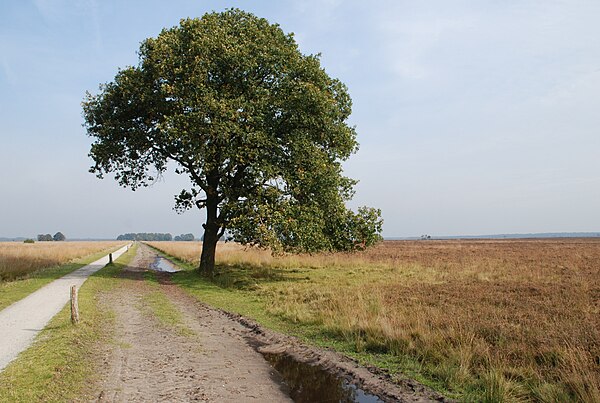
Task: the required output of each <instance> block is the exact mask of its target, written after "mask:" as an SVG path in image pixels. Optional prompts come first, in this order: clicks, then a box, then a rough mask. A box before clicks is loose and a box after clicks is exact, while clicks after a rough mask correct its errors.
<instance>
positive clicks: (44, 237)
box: [37, 232, 67, 242]
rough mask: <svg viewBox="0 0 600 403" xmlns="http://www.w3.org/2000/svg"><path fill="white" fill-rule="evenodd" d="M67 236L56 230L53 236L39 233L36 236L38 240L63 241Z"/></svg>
mask: <svg viewBox="0 0 600 403" xmlns="http://www.w3.org/2000/svg"><path fill="white" fill-rule="evenodd" d="M65 239H67V237H65V236H64V234H63V233H62V232H57V233H56V234H54V236H52V235H50V234H39V235H38V236H37V240H38V241H57V242H58V241H64V240H65Z"/></svg>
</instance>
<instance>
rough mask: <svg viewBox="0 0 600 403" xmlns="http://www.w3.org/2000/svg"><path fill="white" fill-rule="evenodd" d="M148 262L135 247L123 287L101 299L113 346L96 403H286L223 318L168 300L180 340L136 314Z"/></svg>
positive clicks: (268, 371) (146, 253)
mask: <svg viewBox="0 0 600 403" xmlns="http://www.w3.org/2000/svg"><path fill="white" fill-rule="evenodd" d="M153 259H154V254H153V253H152V252H150V250H149V249H147V248H145V247H140V250H139V252H138V255H137V256H136V258H135V259H134V261H133V262H132V264H131V265H130V267H128V269H127V270H125V271H124V273H123V276H124V277H125V278H126V279H128V281H125V282H124V284H123V286H122V287H120V288H119V289H118V290H117V291H115V292H113V293H110V294H106V295H104V300H103V301H102V303H103V304H105V306H106V307H107V308H109V309H112V310H114V312H115V314H116V337H115V338H116V340H115V344H114V346H113V348H112V350H111V351H108V352H106V354H105V357H104V363H103V366H102V370H101V371H102V372H101V378H102V381H101V383H100V385H99V387H100V390H101V391H100V392H99V393H98V394H97V396H98V401H110V402H121V401H122V402H140V401H155V402H156V401H169V402H177V401H240V400H244V401H253V400H255V401H289V400H288V398H287V396H286V394H285V392H284V391H283V390H282V388H281V386H280V383H279V382H278V380H277V377H276V376H277V375H276V373H275V372H274V371H273V370H272V368H271V367H270V366H269V365H268V363H267V362H266V361H265V360H264V359H263V358H262V356H261V355H260V354H259V353H257V352H255V351H254V350H253V349H252V348H251V347H250V346H249V345H248V344H247V343H245V342H244V340H243V339H242V336H241V335H240V333H239V329H235V327H234V326H232V324H233V323H234V322H232V321H231V320H229V319H228V318H227V317H224V316H223V315H220V314H218V313H216V312H214V311H212V310H209V309H204V310H202V309H200V310H199V309H197V308H196V307H195V306H193V305H189V306H188V304H187V302H188V301H185V300H184V299H180V298H171V299H172V301H173V302H174V303H175V304H176V306H177V308H179V309H180V310H181V312H182V314H183V316H184V318H185V325H186V326H187V327H188V328H189V330H191V332H192V334H181V332H177V330H176V329H169V328H166V327H164V326H162V325H161V324H160V323H159V322H158V321H157V320H153V318H151V317H149V316H148V315H147V314H145V313H144V309H143V306H142V298H143V296H144V295H145V294H147V293H149V292H151V287H150V285H149V284H147V282H145V281H144V280H143V272H144V271H145V270H146V268H147V267H148V266H149V264H150V263H151V262H152V260H153ZM168 295H169V296H172V295H174V293H173V292H171V293H169V294H168Z"/></svg>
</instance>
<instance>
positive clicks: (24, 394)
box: [0, 247, 136, 402]
mask: <svg viewBox="0 0 600 403" xmlns="http://www.w3.org/2000/svg"><path fill="white" fill-rule="evenodd" d="M135 250H136V247H133V248H130V250H129V251H128V252H126V253H125V254H123V255H122V256H121V257H120V258H119V259H118V260H116V261H115V262H114V263H113V264H112V265H107V266H106V267H105V268H103V269H102V270H100V271H98V272H97V273H95V274H94V275H92V276H90V277H89V278H88V280H87V281H86V282H85V283H84V284H83V286H82V287H81V289H80V291H79V309H80V315H81V321H80V323H79V324H78V325H77V326H73V325H72V324H71V322H70V308H69V306H68V304H67V306H65V308H64V309H63V310H62V311H61V312H60V313H58V314H57V315H56V316H55V317H54V318H53V319H52V320H51V321H50V323H49V324H48V326H46V328H45V329H44V330H43V331H42V332H41V333H40V334H39V335H38V337H37V338H36V341H35V342H34V344H33V345H32V346H31V347H30V348H29V349H27V350H25V351H24V352H23V353H21V354H20V355H19V357H18V358H17V359H16V360H15V361H13V362H12V363H11V364H9V365H8V367H6V369H5V370H4V371H3V372H2V373H0V401H2V402H34V401H44V402H64V401H72V400H74V399H85V398H86V397H89V396H85V394H86V393H89V389H88V388H89V385H90V384H92V383H93V381H94V380H95V379H94V376H95V371H94V368H95V365H94V364H95V363H94V360H93V359H90V357H92V356H93V353H94V351H95V348H96V347H97V343H98V342H100V341H103V340H104V341H105V340H108V339H109V338H110V337H111V330H110V329H112V327H113V326H112V323H113V321H114V317H113V314H112V313H111V312H108V311H106V310H104V309H101V307H99V305H98V299H97V298H98V294H99V293H101V292H107V291H110V290H111V289H113V288H114V287H115V286H116V285H117V284H118V283H119V281H120V279H119V278H118V275H119V272H120V271H121V270H122V269H123V267H125V266H127V265H128V264H129V262H130V261H131V259H132V258H133V257H134V256H135Z"/></svg>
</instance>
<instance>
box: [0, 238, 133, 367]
mask: <svg viewBox="0 0 600 403" xmlns="http://www.w3.org/2000/svg"><path fill="white" fill-rule="evenodd" d="M126 250H127V246H124V247H122V248H121V249H119V250H118V251H116V252H113V254H112V255H113V259H117V258H118V257H119V256H121V255H122V254H123V253H124V252H125V251H126ZM106 264H108V255H106V256H104V257H103V258H101V259H98V260H96V261H95V262H93V263H91V264H89V265H87V266H84V267H82V268H80V269H78V270H75V271H74V272H72V273H70V274H67V275H66V276H63V277H61V278H59V279H57V280H54V281H53V282H51V283H50V284H47V285H45V286H44V287H42V288H40V289H39V290H37V291H35V292H33V293H31V294H29V295H28V296H27V297H25V298H23V299H22V300H20V301H17V302H15V303H14V304H12V305H10V306H8V307H6V308H5V309H3V310H2V311H0V371H1V370H3V369H4V368H5V367H6V365H8V363H9V362H11V361H12V360H13V359H15V358H16V357H17V355H19V353H20V352H21V351H23V350H25V349H26V348H27V347H29V345H31V343H32V342H33V339H34V338H35V336H37V334H38V333H39V332H40V331H41V330H42V329H43V328H44V327H45V326H46V325H47V324H48V322H49V321H50V319H52V318H53V317H54V315H56V314H57V313H58V312H60V310H61V309H62V308H63V307H64V306H65V304H66V303H67V302H68V301H69V298H70V297H69V289H70V288H71V286H72V285H76V286H77V287H80V286H81V285H82V284H83V283H84V282H85V280H87V278H88V277H89V276H90V275H92V274H93V273H95V272H97V271H98V270H100V269H101V268H103V267H104V266H106Z"/></svg>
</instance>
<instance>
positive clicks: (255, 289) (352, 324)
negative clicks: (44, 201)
mask: <svg viewBox="0 0 600 403" xmlns="http://www.w3.org/2000/svg"><path fill="white" fill-rule="evenodd" d="M154 246H156V247H157V248H159V249H161V250H163V251H165V252H166V253H168V254H170V255H173V256H177V257H179V258H181V259H182V260H185V261H188V262H190V263H193V264H197V261H198V256H199V254H200V245H199V244H198V243H185V242H172V243H169V242H160V243H154ZM217 263H218V264H220V265H221V267H220V268H219V269H220V271H221V273H222V274H221V275H220V276H219V277H218V279H217V280H216V281H218V282H220V283H222V284H223V285H226V286H232V287H237V288H241V289H243V290H246V291H248V292H252V293H256V294H258V295H259V296H260V297H261V298H262V299H263V300H264V301H265V304H266V307H267V310H268V312H269V313H271V314H273V315H277V316H278V317H281V318H283V319H285V320H288V321H291V322H296V323H301V324H309V325H313V326H318V327H320V328H322V329H323V330H325V331H327V332H329V333H330V334H334V335H337V336H336V337H339V338H342V339H343V340H345V341H346V342H350V343H352V345H353V348H354V349H355V350H356V351H357V352H359V353H360V352H366V353H373V354H387V355H389V356H391V357H395V358H394V359H395V360H396V361H397V362H398V363H399V364H398V367H399V368H401V369H404V370H407V371H409V372H410V371H413V372H414V373H416V374H417V376H419V375H420V376H422V377H424V378H425V379H429V380H430V381H432V382H434V384H437V385H438V387H441V388H442V389H443V390H446V391H450V393H455V395H456V396H458V397H461V398H463V399H465V400H484V401H548V402H550V401H584V402H600V239H551V240H458V241H386V242H383V243H381V244H380V245H378V246H377V247H375V248H373V249H371V250H368V251H365V252H361V253H356V254H320V255H313V256H308V255H302V256H282V257H272V256H271V255H270V253H269V252H268V251H261V250H254V249H252V250H245V249H244V248H242V247H241V246H239V245H236V244H231V243H228V244H220V245H219V247H218V248H217ZM244 276H245V277H244ZM282 280H283V281H282Z"/></svg>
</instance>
